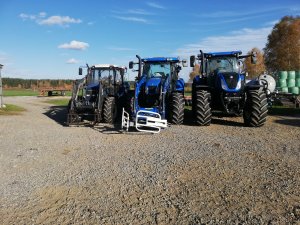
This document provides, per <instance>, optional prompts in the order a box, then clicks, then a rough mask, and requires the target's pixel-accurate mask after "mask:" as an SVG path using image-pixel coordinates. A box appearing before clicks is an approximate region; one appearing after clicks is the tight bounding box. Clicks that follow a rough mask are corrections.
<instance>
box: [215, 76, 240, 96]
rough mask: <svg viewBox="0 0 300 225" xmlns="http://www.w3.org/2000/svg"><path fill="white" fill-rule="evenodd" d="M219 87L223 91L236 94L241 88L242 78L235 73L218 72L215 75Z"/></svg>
mask: <svg viewBox="0 0 300 225" xmlns="http://www.w3.org/2000/svg"><path fill="white" fill-rule="evenodd" d="M217 76H218V78H219V79H218V80H219V82H220V86H221V88H222V89H223V90H224V91H227V92H237V91H240V89H241V88H242V82H244V76H243V75H241V74H238V73H235V72H219V73H218V74H217Z"/></svg>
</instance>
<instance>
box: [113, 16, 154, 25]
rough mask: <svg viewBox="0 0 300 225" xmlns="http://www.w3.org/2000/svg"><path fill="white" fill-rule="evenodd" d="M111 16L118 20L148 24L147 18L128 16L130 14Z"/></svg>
mask: <svg viewBox="0 0 300 225" xmlns="http://www.w3.org/2000/svg"><path fill="white" fill-rule="evenodd" d="M113 17H114V18H116V19H119V20H125V21H132V22H138V23H145V24H150V22H149V20H147V19H144V18H140V17H130V16H113Z"/></svg>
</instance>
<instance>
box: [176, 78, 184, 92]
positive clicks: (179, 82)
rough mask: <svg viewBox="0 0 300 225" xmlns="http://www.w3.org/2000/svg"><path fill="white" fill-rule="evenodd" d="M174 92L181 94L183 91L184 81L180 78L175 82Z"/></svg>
mask: <svg viewBox="0 0 300 225" xmlns="http://www.w3.org/2000/svg"><path fill="white" fill-rule="evenodd" d="M176 91H179V92H183V91H184V80H183V79H182V78H180V79H178V80H177V81H176Z"/></svg>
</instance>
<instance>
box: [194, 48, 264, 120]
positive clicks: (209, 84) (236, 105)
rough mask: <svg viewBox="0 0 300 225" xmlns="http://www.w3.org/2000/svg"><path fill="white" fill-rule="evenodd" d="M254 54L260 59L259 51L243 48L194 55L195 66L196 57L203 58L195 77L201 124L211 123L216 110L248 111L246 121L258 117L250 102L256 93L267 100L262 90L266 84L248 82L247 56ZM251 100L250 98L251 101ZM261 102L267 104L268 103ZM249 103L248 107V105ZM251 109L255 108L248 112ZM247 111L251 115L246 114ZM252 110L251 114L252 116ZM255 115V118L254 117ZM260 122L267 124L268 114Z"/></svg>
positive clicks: (262, 99) (253, 61)
mask: <svg viewBox="0 0 300 225" xmlns="http://www.w3.org/2000/svg"><path fill="white" fill-rule="evenodd" d="M247 57H251V61H252V63H254V64H255V63H256V53H252V54H249V55H242V52H241V51H230V52H209V53H203V52H202V51H200V54H199V55H198V56H197V57H195V56H191V58H190V63H191V66H194V63H195V60H199V62H200V74H199V75H197V76H196V77H195V78H194V79H193V84H192V106H193V114H194V117H195V119H196V122H197V124H199V125H209V124H210V121H211V112H212V111H221V112H223V113H226V114H232V115H241V114H243V112H244V118H246V117H247V118H246V119H245V121H246V122H245V123H246V124H247V123H249V121H250V120H251V121H252V120H254V119H253V118H254V117H255V115H254V114H255V113H254V111H255V110H256V109H253V107H252V106H251V107H250V108H251V109H249V107H248V106H246V105H247V104H254V103H249V101H255V100H253V99H255V98H254V97H252V95H254V94H253V93H254V92H255V95H256V96H258V95H259V98H261V102H264V98H265V96H263V95H262V94H261V93H263V92H262V89H263V88H264V86H263V85H260V84H259V83H257V82H256V83H251V85H250V84H247V83H246V79H245V77H246V75H245V71H244V65H243V59H244V58H247ZM247 101H248V102H247ZM261 102H260V103H257V104H263V105H264V103H261ZM247 107H248V108H247ZM247 110H252V111H251V113H248V111H247ZM245 112H246V114H247V115H245ZM250 114H251V116H249V115H250ZM250 117H251V118H250ZM261 118H262V120H261V121H260V122H257V124H259V125H261V124H263V122H262V121H263V120H265V116H264V115H262V116H261Z"/></svg>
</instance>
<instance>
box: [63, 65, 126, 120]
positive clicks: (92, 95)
mask: <svg viewBox="0 0 300 225" xmlns="http://www.w3.org/2000/svg"><path fill="white" fill-rule="evenodd" d="M85 68H86V69H87V75H86V76H85V77H84V78H82V79H78V80H76V81H75V82H74V84H73V91H72V98H71V99H70V101H69V105H68V117H67V125H78V124H81V123H82V122H85V121H88V122H92V124H93V125H95V124H97V123H100V122H105V123H114V122H115V120H116V119H117V115H118V112H121V110H122V107H121V104H122V103H123V101H124V96H125V93H126V91H127V90H128V87H127V86H126V82H124V73H125V72H126V70H127V68H126V67H120V66H116V65H110V64H97V65H93V66H91V67H89V66H88V65H87V66H86V67H85ZM82 71H83V67H80V68H79V75H82ZM118 108H120V109H118ZM119 115H121V113H119Z"/></svg>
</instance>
